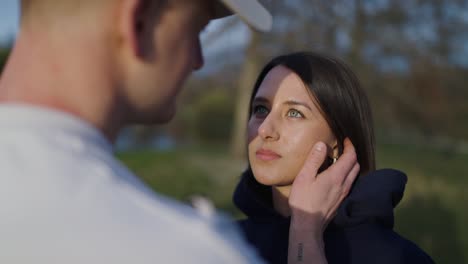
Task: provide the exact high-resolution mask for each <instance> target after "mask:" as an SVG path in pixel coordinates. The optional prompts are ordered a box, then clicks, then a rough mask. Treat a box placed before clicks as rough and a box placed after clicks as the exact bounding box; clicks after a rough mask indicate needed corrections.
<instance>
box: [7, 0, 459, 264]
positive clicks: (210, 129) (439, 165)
mask: <svg viewBox="0 0 468 264" xmlns="http://www.w3.org/2000/svg"><path fill="white" fill-rule="evenodd" d="M267 4H268V5H269V7H270V9H271V10H272V12H273V14H274V17H275V20H274V28H273V32H272V33H269V34H259V33H254V32H251V31H250V30H249V29H248V28H247V27H246V26H245V25H244V24H243V23H242V22H240V21H239V20H238V19H237V18H227V19H223V20H220V21H213V22H211V23H210V25H209V26H208V28H207V29H206V30H205V31H204V32H203V38H202V39H203V46H204V52H205V57H206V58H205V60H206V66H205V67H204V69H203V70H201V71H199V72H197V73H195V74H194V75H193V76H192V78H191V79H190V80H189V82H188V83H187V85H186V88H185V90H184V92H183V94H182V96H181V97H180V99H179V109H178V113H177V115H176V118H175V119H174V120H173V121H172V122H171V123H170V124H168V125H165V126H153V127H131V128H128V129H126V130H125V131H123V133H122V134H121V136H120V138H119V140H118V143H117V146H116V149H117V153H118V156H119V158H121V159H122V160H123V162H125V163H126V164H127V165H128V166H129V167H130V168H131V169H132V170H133V171H134V172H135V173H136V174H137V175H139V176H140V177H141V178H142V179H143V180H144V181H145V182H147V183H148V184H149V185H150V186H151V187H152V188H154V189H155V190H156V191H158V192H161V193H164V194H166V195H168V196H171V197H174V198H175V199H178V200H181V201H188V199H189V198H190V197H191V196H192V195H195V194H198V195H203V196H206V197H208V198H210V199H212V200H213V201H214V203H215V205H216V206H217V207H218V208H220V209H221V210H223V211H224V212H226V213H228V214H231V215H232V216H233V217H234V218H241V217H242V214H241V213H240V212H239V211H237V210H236V208H235V207H234V205H233V204H232V201H231V196H232V192H233V190H234V187H235V185H236V183H237V182H238V180H239V176H240V173H241V172H242V171H243V170H244V169H245V167H246V159H245V153H244V151H245V127H246V118H247V109H248V98H249V95H250V92H251V89H252V86H253V84H254V82H255V79H256V77H257V75H258V73H259V71H260V69H261V67H262V66H263V65H264V64H265V63H266V62H267V61H268V60H269V59H270V58H271V57H273V56H275V55H278V54H281V53H285V52H290V51H297V50H315V51H323V52H326V53H330V54H333V55H336V56H338V57H340V58H342V59H343V60H345V61H346V62H347V63H348V64H350V65H351V67H352V69H353V70H354V71H355V72H356V73H357V75H358V77H359V78H360V80H361V82H362V84H363V86H364V88H365V90H366V91H367V93H368V95H369V97H370V101H371V104H372V107H373V113H374V122H375V128H376V134H377V142H378V145H377V161H378V167H379V168H384V167H391V168H396V169H400V170H402V171H404V172H406V173H407V175H408V178H409V181H408V184H407V189H406V193H405V196H404V199H403V201H402V202H401V204H400V206H399V207H398V209H397V211H396V229H397V230H398V231H399V232H400V233H401V234H403V235H404V236H405V237H407V238H409V239H411V240H413V241H415V242H416V243H417V244H419V245H420V246H421V247H422V248H423V249H424V250H426V251H427V252H428V253H429V254H430V255H431V256H432V257H433V258H434V260H435V261H436V262H437V263H465V262H468V226H467V225H466V223H468V194H467V193H468V191H467V188H468V1H467V0H424V1H423V0H373V1H371V0H288V1H270V2H268V3H267ZM17 28H18V3H17V1H16V0H2V1H1V2H0V74H1V69H2V67H3V65H4V63H5V60H6V59H7V57H8V54H9V52H10V48H11V46H12V43H13V42H14V39H15V35H16V32H17ZM25 78H27V76H25Z"/></svg>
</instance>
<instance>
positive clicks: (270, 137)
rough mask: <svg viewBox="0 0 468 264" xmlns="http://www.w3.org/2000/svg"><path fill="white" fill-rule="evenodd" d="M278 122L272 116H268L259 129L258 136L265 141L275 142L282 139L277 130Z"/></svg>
mask: <svg viewBox="0 0 468 264" xmlns="http://www.w3.org/2000/svg"><path fill="white" fill-rule="evenodd" d="M276 123H277V122H276V121H275V120H274V118H273V117H272V116H271V115H268V116H267V117H266V118H265V119H264V120H263V122H262V124H260V126H259V127H258V135H259V136H260V137H261V138H262V139H263V140H264V141H275V140H278V139H279V138H280V133H279V132H278V130H277V124H276Z"/></svg>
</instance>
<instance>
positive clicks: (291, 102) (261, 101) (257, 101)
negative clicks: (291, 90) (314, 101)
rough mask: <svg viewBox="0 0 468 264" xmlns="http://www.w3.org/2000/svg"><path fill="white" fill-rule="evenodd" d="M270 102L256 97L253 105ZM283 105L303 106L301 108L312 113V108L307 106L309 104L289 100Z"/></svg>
mask: <svg viewBox="0 0 468 264" xmlns="http://www.w3.org/2000/svg"><path fill="white" fill-rule="evenodd" d="M269 102H270V101H269V100H268V99H266V98H265V97H261V96H259V97H255V98H254V100H253V101H252V103H269ZM283 104H285V105H301V106H304V107H305V108H307V109H309V110H310V111H311V112H313V111H312V108H311V107H310V106H309V105H308V104H307V103H304V102H300V101H295V100H288V101H286V102H284V103H283Z"/></svg>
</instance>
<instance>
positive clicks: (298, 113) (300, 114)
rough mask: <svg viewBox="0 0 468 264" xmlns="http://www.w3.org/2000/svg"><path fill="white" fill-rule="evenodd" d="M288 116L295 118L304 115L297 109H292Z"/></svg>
mask: <svg viewBox="0 0 468 264" xmlns="http://www.w3.org/2000/svg"><path fill="white" fill-rule="evenodd" d="M287 116H288V117H294V118H302V117H304V115H303V114H302V113H301V112H299V111H297V110H296V109H290V110H289V111H288V114H287Z"/></svg>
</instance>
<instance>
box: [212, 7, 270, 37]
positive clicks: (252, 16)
mask: <svg viewBox="0 0 468 264" xmlns="http://www.w3.org/2000/svg"><path fill="white" fill-rule="evenodd" d="M219 1H220V2H222V4H223V5H218V6H217V8H216V11H215V12H216V17H218V18H219V17H224V16H228V15H232V14H237V15H238V16H239V17H240V18H241V19H242V20H244V21H245V22H246V23H247V24H249V25H250V26H251V27H253V28H254V29H256V30H260V31H270V30H271V27H272V24H273V18H272V16H271V14H270V12H269V11H268V10H267V9H266V8H265V7H264V6H263V5H262V4H260V3H259V2H258V0H219ZM226 7H227V8H226Z"/></svg>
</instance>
